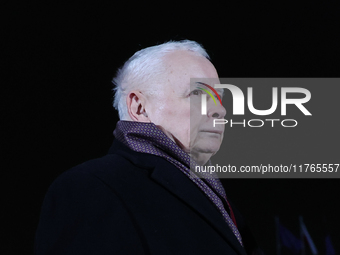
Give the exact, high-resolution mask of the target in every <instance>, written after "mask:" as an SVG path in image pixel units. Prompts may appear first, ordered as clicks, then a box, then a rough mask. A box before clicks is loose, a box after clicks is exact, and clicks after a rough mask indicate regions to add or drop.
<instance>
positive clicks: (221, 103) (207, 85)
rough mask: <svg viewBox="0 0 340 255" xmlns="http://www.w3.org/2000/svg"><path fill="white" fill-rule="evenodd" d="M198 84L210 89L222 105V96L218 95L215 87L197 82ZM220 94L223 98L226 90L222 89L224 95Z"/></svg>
mask: <svg viewBox="0 0 340 255" xmlns="http://www.w3.org/2000/svg"><path fill="white" fill-rule="evenodd" d="M196 84H198V85H204V86H206V87H208V88H209V89H211V90H212V91H213V92H214V93H215V94H216V96H217V97H218V100H219V101H220V103H221V105H222V100H221V98H220V95H219V93H217V91H216V90H215V89H214V88H213V87H211V86H210V85H208V84H206V83H203V82H196ZM219 91H221V90H219ZM220 94H222V97H223V94H224V90H223V89H222V93H220Z"/></svg>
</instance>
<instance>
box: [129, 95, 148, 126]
mask: <svg viewBox="0 0 340 255" xmlns="http://www.w3.org/2000/svg"><path fill="white" fill-rule="evenodd" d="M146 101H147V99H146V97H145V96H144V95H143V94H142V93H141V92H139V91H136V90H134V91H131V92H130V93H129V94H128V96H127V97H126V106H127V109H128V113H129V116H130V118H131V119H132V120H133V121H139V122H150V119H149V117H148V115H147V113H146V111H145V104H146Z"/></svg>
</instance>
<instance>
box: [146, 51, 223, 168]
mask: <svg viewBox="0 0 340 255" xmlns="http://www.w3.org/2000/svg"><path fill="white" fill-rule="evenodd" d="M164 64H165V67H166V70H167V73H166V75H164V76H163V78H164V79H163V81H162V82H161V83H160V84H159V86H157V85H155V86H154V87H153V88H154V90H153V93H152V96H147V101H146V104H145V110H146V112H147V114H148V116H149V119H150V120H151V122H153V123H154V124H155V125H157V126H158V127H159V128H161V129H162V130H163V131H164V132H165V133H166V134H167V136H168V137H170V138H171V139H172V140H173V141H175V142H176V143H177V144H178V145H179V146H180V147H181V148H182V149H183V150H184V151H186V152H187V153H190V155H191V156H192V157H193V158H194V159H195V160H196V161H197V162H198V163H199V164H205V163H206V162H207V161H208V160H209V158H210V157H211V156H212V155H214V154H215V153H216V152H217V151H218V149H219V147H220V145H221V142H222V139H223V132H224V125H217V126H216V127H215V128H214V127H213V119H214V118H224V116H225V114H226V111H225V109H224V107H223V106H221V104H220V103H218V104H217V105H215V104H214V102H213V100H212V99H211V98H210V97H209V96H208V97H207V115H202V114H201V94H202V90H200V89H197V86H196V85H195V84H190V78H212V79H211V80H214V81H218V75H217V72H216V70H215V68H214V66H213V65H212V64H211V63H210V61H209V60H207V59H206V58H204V57H201V56H196V55H194V54H193V53H191V52H188V51H175V52H173V53H170V54H168V55H166V56H165V59H164ZM216 83H217V82H216ZM209 85H210V86H213V85H214V84H209ZM206 89H207V88H206ZM210 92H212V91H210ZM217 102H218V100H217ZM190 106H191V107H190Z"/></svg>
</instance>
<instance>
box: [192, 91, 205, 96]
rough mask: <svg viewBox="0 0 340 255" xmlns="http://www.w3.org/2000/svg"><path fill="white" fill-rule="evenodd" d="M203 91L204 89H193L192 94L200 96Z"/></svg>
mask: <svg viewBox="0 0 340 255" xmlns="http://www.w3.org/2000/svg"><path fill="white" fill-rule="evenodd" d="M202 93H203V91H202V90H199V89H195V90H193V91H191V93H190V95H193V96H200V95H202Z"/></svg>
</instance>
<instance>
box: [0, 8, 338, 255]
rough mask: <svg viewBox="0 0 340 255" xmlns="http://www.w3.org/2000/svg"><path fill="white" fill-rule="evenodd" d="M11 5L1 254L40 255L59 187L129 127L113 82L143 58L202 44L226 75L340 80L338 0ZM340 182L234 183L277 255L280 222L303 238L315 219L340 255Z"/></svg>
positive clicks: (266, 246) (319, 239) (233, 190)
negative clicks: (48, 208)
mask: <svg viewBox="0 0 340 255" xmlns="http://www.w3.org/2000/svg"><path fill="white" fill-rule="evenodd" d="M4 7H5V8H4V10H5V12H6V22H4V23H3V25H4V26H3V28H4V33H3V35H2V38H1V41H2V43H3V42H4V44H3V47H1V48H2V50H3V54H2V56H3V57H2V60H3V61H4V65H3V67H4V68H2V69H3V70H5V73H4V74H5V75H4V76H2V82H1V84H2V86H1V89H2V93H1V96H2V100H1V104H2V108H1V109H2V110H1V115H2V127H4V128H5V131H4V132H2V138H1V144H2V146H3V148H4V149H3V150H2V156H3V158H4V162H5V164H6V167H5V168H3V169H4V170H3V172H2V173H3V175H4V176H3V177H2V178H1V179H2V180H4V184H3V187H5V188H6V192H4V193H3V197H4V198H3V199H2V201H4V206H3V208H4V209H5V214H4V215H3V216H2V222H3V224H4V225H5V226H3V227H2V229H4V230H3V233H2V234H3V237H2V244H4V245H1V247H0V253H1V254H32V252H33V239H34V232H35V229H36V226H37V223H38V219H39V211H40V206H41V204H42V201H43V197H44V194H45V192H46V190H47V188H48V187H49V185H50V184H51V182H52V181H53V180H54V179H55V178H56V177H57V176H58V175H60V174H61V173H62V172H64V171H66V170H67V169H69V168H71V167H72V166H75V165H77V164H79V163H82V162H84V161H86V160H89V159H92V158H96V157H100V156H102V155H104V154H106V152H107V150H108V148H109V146H110V145H111V142H112V139H113V136H112V131H113V129H114V128H115V123H116V121H117V119H118V118H117V113H116V112H115V111H114V109H113V108H112V106H111V102H112V92H111V88H112V84H111V79H112V77H113V76H114V74H115V72H116V69H117V68H118V67H120V66H121V65H122V64H123V62H124V61H125V60H127V58H129V57H130V56H131V55H132V54H133V53H134V52H135V51H137V50H139V49H141V48H144V47H147V46H151V45H154V44H157V43H162V42H164V41H167V40H180V39H191V40H195V41H198V42H199V43H201V44H203V46H204V47H205V48H206V49H207V51H208V53H209V54H210V55H211V58H212V62H213V63H214V65H215V67H216V69H217V70H218V72H219V75H220V76H221V77H339V64H340V63H339V61H340V60H339V59H340V58H339V56H340V48H339V45H340V36H339V33H338V31H339V24H340V23H339V15H338V13H339V7H340V6H339V5H338V3H337V2H336V1H323V2H322V3H318V4H314V3H312V2H309V3H308V4H296V3H294V4H289V3H286V4H285V5H279V4H275V5H267V4H262V5H261V4H260V3H258V2H257V1H253V2H251V3H248V4H246V3H243V4H242V5H241V4H240V5H229V6H228V5H225V6H217V5H213V4H211V5H209V7H206V6H199V5H198V4H194V5H192V6H190V7H189V8H187V9H184V8H183V7H179V6H178V7H174V6H173V7H172V6H165V5H163V3H161V2H160V3H159V6H157V5H156V6H151V7H155V8H158V11H151V9H150V8H151V7H149V8H145V7H144V9H142V6H140V7H139V6H138V7H137V6H134V5H133V4H130V5H129V4H127V6H122V5H120V6H118V5H116V4H111V5H100V4H98V3H97V4H93V5H88V4H82V5H78V4H71V3H69V4H68V5H64V6H62V5H60V4H58V3H57V2H56V3H49V4H45V5H35V4H29V3H26V4H21V5H16V6H14V5H11V6H10V4H9V3H7V4H5V6H4ZM334 107H338V105H337V104H336V103H334ZM336 117H337V116H336ZM334 140H339V137H338V136H335V137H334ZM316 146H317V145H316ZM336 149H337V148H326V149H325V152H326V153H327V151H334V150H336ZM336 159H337V158H334V160H336ZM322 163H323V162H322ZM326 163H329V162H326ZM334 163H335V162H334ZM336 163H339V162H336ZM339 182H340V181H339V180H338V179H326V180H318V179H316V180H302V179H284V180H277V179H269V180H265V179H256V180H254V179H253V180H252V179H247V180H244V179H237V180H235V179H231V180H223V183H224V184H225V187H226V190H227V194H228V195H229V197H230V198H231V199H232V200H233V201H234V203H235V204H236V205H238V207H239V209H240V211H241V212H243V214H244V216H245V217H246V218H247V219H248V221H249V224H250V226H251V228H252V229H253V232H254V234H255V235H256V236H257V239H258V241H259V243H260V244H261V246H262V247H263V250H264V251H265V253H266V254H267V255H268V254H269V255H270V254H274V253H275V237H274V234H275V228H274V216H275V215H278V216H280V219H281V221H282V222H283V224H285V225H286V226H287V227H288V228H290V229H291V230H292V231H293V232H294V233H296V234H298V216H299V215H303V216H304V219H305V223H306V225H307V227H308V229H309V231H310V234H311V235H312V237H313V239H314V241H315V243H316V245H317V247H318V249H319V250H320V254H324V247H323V245H324V244H323V238H324V231H325V230H326V229H327V230H328V231H329V233H330V234H331V236H332V239H333V243H334V246H335V248H336V249H337V251H340V245H339V243H338V240H340V231H339V228H338V226H339V217H338V213H339V209H338V201H339V194H340V189H339V184H340V183H339Z"/></svg>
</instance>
